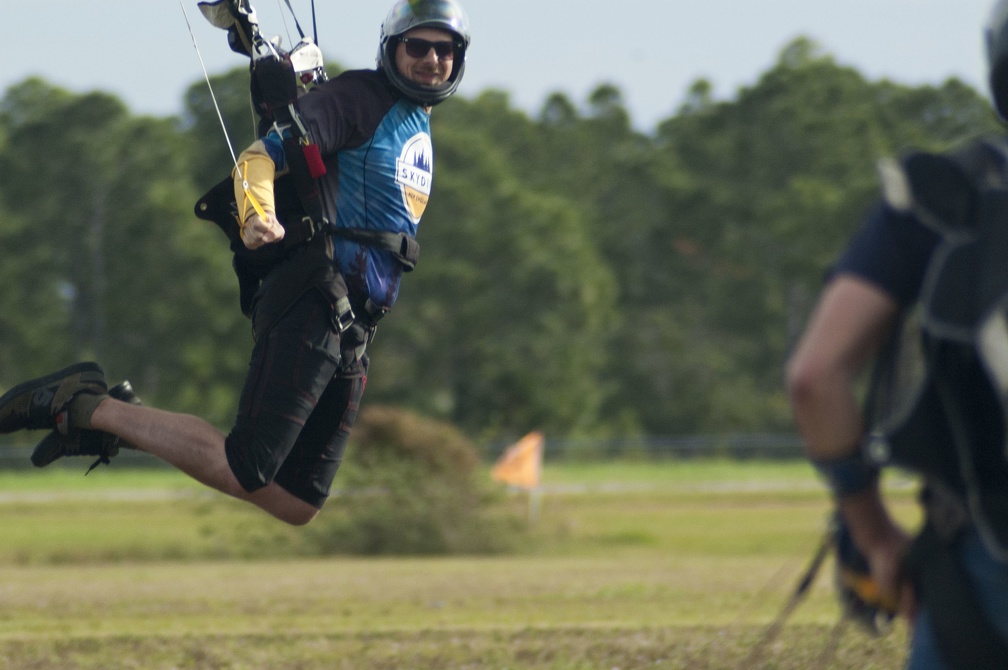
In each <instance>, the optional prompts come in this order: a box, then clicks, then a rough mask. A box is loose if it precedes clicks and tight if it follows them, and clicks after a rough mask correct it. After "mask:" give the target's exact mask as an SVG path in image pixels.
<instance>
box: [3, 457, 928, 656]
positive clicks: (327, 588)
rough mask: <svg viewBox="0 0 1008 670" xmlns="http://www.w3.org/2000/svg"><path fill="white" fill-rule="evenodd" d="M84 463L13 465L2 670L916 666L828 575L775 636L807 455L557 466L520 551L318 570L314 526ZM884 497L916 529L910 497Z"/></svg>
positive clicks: (802, 523)
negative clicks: (308, 543)
mask: <svg viewBox="0 0 1008 670" xmlns="http://www.w3.org/2000/svg"><path fill="white" fill-rule="evenodd" d="M82 471H83V470H81V471H77V470H53V471H52V472H49V471H42V472H36V471H18V472H0V519H2V522H0V524H2V525H0V527H2V529H3V531H2V532H3V535H2V538H3V539H2V540H0V667H2V668H60V669H62V668H71V669H72V668H151V669H157V670H160V669H169V668H199V669H203V668H207V669H210V668H213V669H225V668H227V669H235V670H237V669H240V668H242V669H244V668H255V669H259V668H362V669H367V668H379V669H381V668H417V669H426V668H460V669H461V668H500V669H503V668H512V669H519V668H529V669H532V668H536V669H538V668H557V669H561V668H562V669H566V668H585V669H589V668H590V669H595V668H598V669H600V670H601V669H605V670H611V669H612V668H622V669H626V668H742V667H745V668H753V667H756V668H795V669H797V668H801V669H803V670H804V669H807V668H820V667H821V668H859V669H860V668H872V667H875V668H893V667H899V665H900V663H901V661H902V658H903V653H904V652H903V647H904V645H905V640H906V629H905V626H903V624H902V623H899V622H897V624H896V625H895V626H894V628H893V629H892V631H891V632H889V634H887V635H885V636H883V637H880V638H873V637H871V636H869V635H868V634H867V633H865V632H863V631H862V630H861V629H860V628H858V627H856V626H853V625H848V626H846V627H845V628H837V627H836V624H837V622H838V621H839V619H840V613H839V610H838V608H837V605H836V600H835V597H834V594H833V591H832V584H831V579H832V569H833V566H832V563H831V562H827V563H826V565H825V566H824V568H823V570H822V573H821V574H820V575H819V578H818V579H817V581H816V583H815V585H814V587H813V588H812V590H811V592H810V594H809V596H808V598H807V599H806V600H805V601H804V602H803V603H802V604H801V605H800V606H799V607H798V608H797V609H796V610H795V611H794V612H793V614H792V615H791V617H790V618H789V619H788V623H787V625H786V626H785V627H784V628H783V630H782V632H781V633H780V635H778V636H777V637H776V638H775V639H774V640H772V641H770V642H768V643H767V644H760V636H761V634H762V633H763V632H764V631H765V629H766V628H767V626H768V625H769V624H770V622H771V621H773V619H774V618H775V617H776V616H777V614H778V613H779V612H780V611H781V609H782V608H783V606H784V604H785V602H786V601H787V600H788V597H789V596H790V595H791V593H792V591H793V589H794V587H795V584H796V582H797V580H798V579H799V577H800V576H801V574H802V573H803V572H804V570H805V568H806V566H807V565H808V562H809V560H810V559H811V557H812V554H813V552H814V550H815V549H816V547H817V546H818V543H819V541H820V539H821V535H822V532H823V530H824V528H825V523H826V520H827V517H828V514H829V510H830V506H829V500H828V497H827V496H826V494H825V493H824V491H823V489H822V487H821V485H820V484H819V482H818V481H817V480H816V478H815V476H814V474H813V473H812V471H811V469H809V468H808V466H807V465H805V464H803V463H797V462H796V463H767V462H756V461H754V462H738V463H736V462H727V461H700V460H691V461H678V462H677V461H662V462H654V463H594V464H565V465H551V464H547V467H546V470H545V472H544V477H543V479H544V490H543V492H542V495H541V499H540V500H539V504H538V505H537V506H536V507H535V508H534V509H535V510H537V515H536V520H535V523H534V526H533V531H532V537H530V539H529V541H528V542H527V544H526V545H525V546H524V547H522V548H521V549H519V550H518V551H517V552H515V553H512V554H509V555H505V556H490V557H434V558H430V557H423V558H361V557H345V556H323V557H318V556H313V557H305V552H304V547H305V538H306V534H307V533H310V532H311V528H312V526H309V527H307V528H305V529H289V528H286V527H283V526H282V525H280V524H278V523H277V522H274V521H272V520H270V519H269V518H268V517H266V516H265V515H264V514H261V513H259V512H257V511H256V510H254V509H252V508H249V507H247V506H245V505H242V504H240V503H237V502H234V501H231V500H228V499H226V498H224V497H222V496H219V495H216V494H213V493H210V492H206V491H204V490H203V489H201V488H200V487H199V486H198V485H195V484H192V483H191V482H189V481H188V480H186V479H185V478H184V477H181V476H180V475H177V474H175V473H173V472H170V471H164V470H144V471H135V470H124V469H121V468H120V469H117V468H116V467H115V466H113V467H112V468H102V469H99V470H96V471H95V472H93V473H92V474H91V475H90V476H88V477H87V478H86V479H85V478H84V477H82V476H81V472H82ZM887 487H888V488H889V489H890V492H891V495H892V496H893V498H894V499H895V500H896V501H897V502H898V509H899V512H900V515H901V517H902V518H904V520H905V521H906V522H907V523H908V524H911V525H912V524H914V523H916V519H917V512H916V509H915V505H914V503H913V496H914V488H913V485H912V483H911V482H909V481H904V480H901V479H898V478H890V479H888V480H887ZM517 495H521V494H517ZM516 502H517V503H519V504H521V505H524V503H525V500H524V499H523V498H519V499H518V500H517V501H516ZM330 504H331V505H334V506H335V505H338V504H339V499H338V498H336V499H334V500H333V501H331V503H330ZM531 509H532V508H530V511H531ZM323 514H324V512H323Z"/></svg>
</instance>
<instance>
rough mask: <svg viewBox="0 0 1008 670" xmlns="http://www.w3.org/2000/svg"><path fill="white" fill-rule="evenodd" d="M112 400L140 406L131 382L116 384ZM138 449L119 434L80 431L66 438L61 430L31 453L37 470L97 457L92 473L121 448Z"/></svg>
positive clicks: (112, 391) (42, 441)
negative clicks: (72, 459)
mask: <svg viewBox="0 0 1008 670" xmlns="http://www.w3.org/2000/svg"><path fill="white" fill-rule="evenodd" d="M108 394H109V397H111V398H115V399H116V400H122V401H123V402H128V403H130V404H131V405H139V404H141V403H140V399H139V398H137V395H136V393H135V392H134V391H133V386H132V385H131V384H130V383H129V382H128V381H123V382H120V383H119V384H116V385H115V386H113V387H112V388H110V389H109V391H108ZM120 447H122V448H125V449H135V447H134V446H133V445H131V444H130V443H129V442H127V441H126V440H123V439H122V438H120V437H119V436H117V435H113V434H112V433H106V432H104V431H101V430H90V429H85V430H80V431H77V432H76V433H72V434H70V435H64V434H63V433H61V432H59V431H58V430H53V431H51V432H50V433H49V434H48V435H46V436H45V437H43V438H42V440H41V441H40V442H39V443H38V444H37V445H36V446H35V449H34V451H32V454H31V462H32V465H34V466H35V467H37V468H44V467H45V466H47V465H49V464H50V463H52V462H53V461H55V460H56V459H57V458H61V457H63V456H97V457H98V460H97V461H95V462H94V463H93V464H92V465H91V467H90V468H88V472H91V470H94V469H95V467H96V466H97V465H98V464H99V463H104V464H105V465H108V464H109V463H110V462H111V459H112V457H113V456H116V455H117V454H118V453H119V448H120ZM85 474H87V473H85Z"/></svg>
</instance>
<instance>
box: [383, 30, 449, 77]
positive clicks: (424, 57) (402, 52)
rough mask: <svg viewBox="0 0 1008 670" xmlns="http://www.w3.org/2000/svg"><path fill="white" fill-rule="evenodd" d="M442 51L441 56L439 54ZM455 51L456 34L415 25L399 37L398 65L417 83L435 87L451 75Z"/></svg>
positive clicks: (402, 71) (396, 52) (400, 70)
mask: <svg viewBox="0 0 1008 670" xmlns="http://www.w3.org/2000/svg"><path fill="white" fill-rule="evenodd" d="M439 53H440V54H441V55H439ZM454 54H455V50H454V47H453V36H452V34H451V33H450V32H448V31H446V30H439V29H437V28H414V29H412V30H409V31H407V32H406V33H405V34H404V35H402V36H401V37H400V38H399V44H397V45H396V51H395V63H396V68H397V69H398V70H399V74H401V75H402V76H403V77H405V78H406V79H408V80H410V81H411V82H413V83H414V84H417V85H419V86H424V87H427V88H432V89H436V88H438V87H441V86H444V85H445V84H446V83H447V82H448V79H449V78H450V77H451V73H452V68H453V67H454V64H455V60H454Z"/></svg>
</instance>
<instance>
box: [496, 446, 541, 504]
mask: <svg viewBox="0 0 1008 670" xmlns="http://www.w3.org/2000/svg"><path fill="white" fill-rule="evenodd" d="M544 443H545V438H544V437H543V434H542V433H540V432H538V431H533V432H531V433H529V434H528V435H526V436H525V437H523V438H522V439H520V440H518V441H517V442H515V443H514V444H512V445H511V446H510V447H508V448H507V449H506V450H505V451H504V453H503V454H502V455H501V457H500V458H499V459H498V460H497V463H495V464H494V466H493V470H491V471H490V476H491V477H492V478H493V479H494V481H498V482H503V483H504V484H509V485H511V486H517V487H520V488H523V489H527V490H532V489H535V488H537V487H538V486H539V480H540V478H541V477H542V459H543V444H544Z"/></svg>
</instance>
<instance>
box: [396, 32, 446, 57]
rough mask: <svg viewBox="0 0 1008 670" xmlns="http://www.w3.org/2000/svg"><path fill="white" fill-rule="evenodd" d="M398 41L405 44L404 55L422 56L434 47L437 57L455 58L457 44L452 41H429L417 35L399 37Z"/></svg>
mask: <svg viewBox="0 0 1008 670" xmlns="http://www.w3.org/2000/svg"><path fill="white" fill-rule="evenodd" d="M399 41H400V42H402V43H403V44H404V45H405V46H406V55H407V56H409V57H410V58H424V57H426V56H427V54H429V53H430V50H431V49H434V53H435V54H437V57H438V59H440V60H451V59H453V58H455V48H456V47H457V46H458V45H457V44H455V42H452V41H444V42H431V41H430V40H424V39H420V38H419V37H401V38H399Z"/></svg>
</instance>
